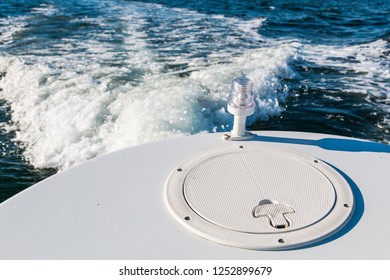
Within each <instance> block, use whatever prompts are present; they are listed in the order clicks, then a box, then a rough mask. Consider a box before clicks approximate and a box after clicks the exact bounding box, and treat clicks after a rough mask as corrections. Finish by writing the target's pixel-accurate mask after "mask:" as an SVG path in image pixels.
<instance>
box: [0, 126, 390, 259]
mask: <svg viewBox="0 0 390 280" xmlns="http://www.w3.org/2000/svg"><path fill="white" fill-rule="evenodd" d="M251 142H256V143H261V144H262V145H264V146H269V147H278V148H284V149H289V150H294V151H297V152H302V153H305V154H308V155H310V156H312V157H316V158H318V159H320V160H322V161H324V162H326V163H328V164H329V165H331V166H332V167H333V168H335V169H336V170H337V171H338V172H339V173H340V174H341V175H342V176H343V177H344V178H345V179H346V180H347V182H348V183H349V185H350V186H351V188H352V190H353V194H354V197H355V211H354V213H353V216H352V218H351V219H350V221H349V222H348V224H347V225H346V226H345V227H344V228H343V229H341V231H339V232H338V233H336V234H335V235H333V236H331V237H329V238H327V239H326V240H323V241H320V242H319V243H317V244H314V245H310V246H307V247H306V248H303V249H293V250H282V251H260V250H248V249H240V248H234V247H228V246H223V245H220V244H217V243H214V242H212V241H209V240H205V239H203V238H200V237H198V236H197V235H195V234H193V233H192V232H190V231H189V230H187V229H186V228H185V227H183V226H182V225H180V224H179V223H178V222H177V221H176V220H175V219H174V218H173V216H172V215H171V213H170V212H169V210H168V209H167V206H166V203H165V199H164V192H165V184H166V181H167V179H168V177H169V175H170V173H171V172H172V171H173V170H174V169H175V168H177V166H179V165H180V163H182V162H184V161H185V160H187V159H188V158H190V157H192V156H194V155H196V154H198V153H201V152H204V151H208V150H212V149H216V148H221V147H229V146H239V145H245V144H246V143H251ZM389 199H390V146H389V145H385V144H379V143H373V142H367V141H362V140H357V139H351V138H344V137H338V136H331V135H324V134H312V133H300V132H279V131H261V132H256V136H255V138H254V139H252V140H250V141H225V140H222V134H220V133H217V134H203V135H195V136H188V137H178V138H173V139H169V140H165V141H160V142H155V143H150V144H145V145H140V146H136V147H132V148H128V149H125V150H121V151H118V152H114V153H111V154H108V155H106V156H102V157H99V158H96V159H93V160H90V161H88V162H86V163H84V164H81V165H79V166H76V167H74V168H71V169H69V170H67V171H65V172H62V173H59V174H57V175H55V176H52V177H50V178H48V179H46V180H44V181H42V182H40V183H38V184H36V185H34V186H32V187H30V188H29V189H27V190H25V191H23V192H21V193H19V194H17V195H16V196H14V197H12V198H10V199H9V200H7V201H5V202H4V203H2V204H0V259H105V260H106V259H390V243H389V242H388V237H389V236H390V219H389V216H388V214H389V213H390V206H389Z"/></svg>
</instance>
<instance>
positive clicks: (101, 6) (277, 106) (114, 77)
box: [0, 0, 390, 201]
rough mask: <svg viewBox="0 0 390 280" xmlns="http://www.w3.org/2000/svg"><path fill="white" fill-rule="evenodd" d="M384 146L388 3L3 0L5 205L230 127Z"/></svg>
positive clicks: (0, 116) (388, 102) (0, 174)
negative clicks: (243, 120)
mask: <svg viewBox="0 0 390 280" xmlns="http://www.w3.org/2000/svg"><path fill="white" fill-rule="evenodd" d="M242 74H245V75H247V76H248V77H249V78H251V79H252V80H253V81H254V84H255V90H256V103H257V109H256V112H255V114H254V115H253V116H252V117H250V119H249V124H250V125H249V127H250V129H254V130H259V129H266V130H298V131H309V132H320V133H330V134H338V135H344V136H350V137H357V138H361V139H368V140H372V141H378V142H383V143H389V142H390V1H389V0H369V1H368V0H359V1H358V0H334V1H332V0H329V1H313V0H311V1H309V0H301V1H300V0H296V1H293V0H274V1H271V0H268V1H267V0H259V1H250V0H248V1H241V0H225V1H222V0H217V1H210V0H207V1H204V0H196V1H195V0H190V1H184V0H183V1H179V0H145V1H130V0H46V1H44V0H0V201H3V200H5V199H7V198H8V197H10V196H12V195H14V194H16V193H17V192H19V191H21V190H23V189H25V188H27V187H29V186H31V185H32V184H34V183H36V182H38V181H40V180H42V179H44V178H46V177H48V176H50V175H52V174H54V173H56V172H60V171H62V170H65V169H67V168H70V167H72V166H74V165H77V164H80V163H82V162H84V161H86V160H88V159H91V158H94V157H97V156H100V155H103V154H105V153H108V152H112V151H115V150H118V149H121V148H125V147H129V146H134V145H137V144H142V143H146V142H150V141H156V140H160V139H165V138H168V137H174V136H179V135H192V134H198V133H212V132H220V131H228V130H230V129H231V123H232V117H231V116H230V115H229V114H228V113H227V111H226V108H225V107H226V101H227V96H228V93H229V89H230V83H231V81H232V79H233V78H234V77H236V76H240V75H242Z"/></svg>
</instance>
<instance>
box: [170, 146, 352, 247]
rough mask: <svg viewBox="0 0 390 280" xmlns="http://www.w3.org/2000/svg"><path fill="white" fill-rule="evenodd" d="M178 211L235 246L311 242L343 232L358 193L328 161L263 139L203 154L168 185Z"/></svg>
mask: <svg viewBox="0 0 390 280" xmlns="http://www.w3.org/2000/svg"><path fill="white" fill-rule="evenodd" d="M167 202H168V206H169V208H170V209H171V210H172V212H173V214H174V215H175V217H176V218H177V219H178V220H179V221H180V222H181V223H182V224H184V225H185V226H186V227H187V228H189V229H190V230H192V231H193V232H195V233H196V234H198V235H200V236H202V237H204V238H207V239H210V240H213V241H215V242H218V243H222V244H225V245H229V246H237V247H242V248H249V249H266V250H272V249H285V248H295V247H300V246H307V245H308V244H311V243H313V242H316V241H319V240H321V239H323V238H326V237H327V236H329V235H330V234H332V233H334V232H336V231H338V230H339V229H340V228H341V227H342V226H343V225H344V224H345V223H346V222H347V221H348V219H349V217H350V216H351V214H352V212H353V208H354V199H353V194H352V191H351V189H350V187H349V185H348V183H347V182H346V181H345V180H344V178H343V177H341V175H339V173H338V172H336V171H335V170H334V169H333V168H331V167H330V166H329V165H327V164H325V163H323V162H322V161H320V160H318V159H316V158H313V157H310V156H308V155H305V154H302V153H297V152H293V151H288V150H280V149H272V148H270V147H264V146H262V145H261V144H259V143H257V144H256V143H252V144H247V145H246V146H245V148H244V147H243V146H237V147H232V148H228V149H226V148H225V149H220V150H214V151H210V152H206V153H203V154H200V155H197V156H195V157H193V158H191V159H189V160H187V161H186V162H184V163H183V164H182V165H180V167H178V168H177V169H176V170H175V171H174V172H173V173H172V174H171V177H170V178H169V180H168V183H167Z"/></svg>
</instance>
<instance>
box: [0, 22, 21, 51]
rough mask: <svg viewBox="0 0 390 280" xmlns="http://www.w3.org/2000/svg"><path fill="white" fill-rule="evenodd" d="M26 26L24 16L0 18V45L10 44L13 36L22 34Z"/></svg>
mask: <svg viewBox="0 0 390 280" xmlns="http://www.w3.org/2000/svg"><path fill="white" fill-rule="evenodd" d="M26 25H27V22H26V17H25V16H19V17H8V18H0V44H4V45H7V44H9V43H10V42H12V41H13V38H14V36H15V34H17V33H19V32H22V31H23V30H24V29H25V27H26Z"/></svg>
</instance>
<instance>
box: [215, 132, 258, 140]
mask: <svg viewBox="0 0 390 280" xmlns="http://www.w3.org/2000/svg"><path fill="white" fill-rule="evenodd" d="M253 137H255V135H254V134H253V133H250V132H249V131H245V134H244V135H241V136H236V135H232V134H230V133H225V134H224V135H223V136H222V139H224V140H226V141H243V140H251V139H253Z"/></svg>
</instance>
